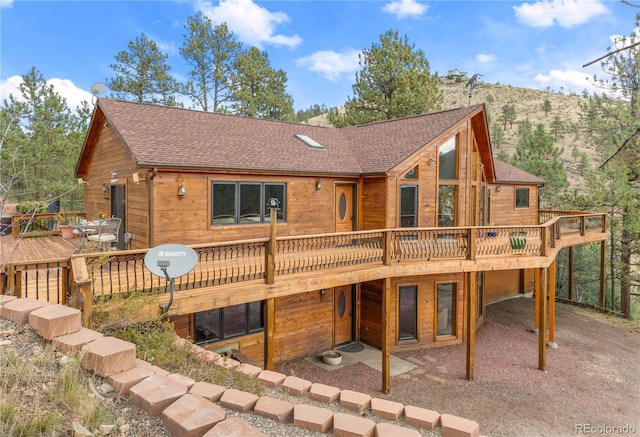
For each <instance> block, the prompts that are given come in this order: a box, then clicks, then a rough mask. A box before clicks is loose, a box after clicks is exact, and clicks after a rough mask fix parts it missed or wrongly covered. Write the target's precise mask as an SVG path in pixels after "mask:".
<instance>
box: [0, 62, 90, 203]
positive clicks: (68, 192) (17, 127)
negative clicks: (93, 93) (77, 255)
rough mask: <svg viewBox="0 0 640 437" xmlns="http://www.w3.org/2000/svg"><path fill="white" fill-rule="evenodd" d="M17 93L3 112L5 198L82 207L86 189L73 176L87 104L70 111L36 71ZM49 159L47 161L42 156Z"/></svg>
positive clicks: (1, 120)
mask: <svg viewBox="0 0 640 437" xmlns="http://www.w3.org/2000/svg"><path fill="white" fill-rule="evenodd" d="M22 79H23V81H22V83H21V84H20V86H19V87H18V92H19V94H18V95H16V96H14V95H13V94H12V95H9V99H8V100H5V101H4V103H3V106H2V109H1V110H0V114H1V115H0V123H1V125H0V127H1V128H2V155H1V157H2V166H1V173H0V177H1V178H2V182H1V184H0V187H1V190H2V196H3V199H4V200H6V199H7V198H10V199H11V200H12V201H16V202H26V201H33V202H39V203H41V204H43V205H47V204H48V203H50V202H54V201H58V200H60V201H61V202H60V203H61V207H63V208H65V209H68V210H70V209H76V210H80V209H81V208H82V197H81V196H82V190H80V189H79V186H78V184H77V182H76V180H75V178H74V171H75V166H76V161H77V159H78V155H79V153H80V149H81V147H82V143H83V141H84V136H85V132H86V129H87V122H88V119H89V112H90V111H89V108H88V104H87V102H83V104H82V107H80V108H77V110H76V111H75V112H72V111H71V110H70V109H69V108H68V106H67V103H66V100H65V99H64V98H62V97H60V95H59V94H58V93H56V92H55V90H54V88H53V86H51V85H48V84H47V82H46V81H45V79H44V78H43V76H42V74H41V73H40V72H38V71H37V70H36V69H35V67H34V68H32V69H31V70H30V71H29V73H27V74H26V75H24V76H23V77H22ZM45 156H46V157H47V159H43V157H45Z"/></svg>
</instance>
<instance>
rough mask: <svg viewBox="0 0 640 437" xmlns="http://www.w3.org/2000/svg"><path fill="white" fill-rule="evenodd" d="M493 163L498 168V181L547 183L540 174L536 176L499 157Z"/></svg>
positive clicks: (507, 182) (506, 182)
mask: <svg viewBox="0 0 640 437" xmlns="http://www.w3.org/2000/svg"><path fill="white" fill-rule="evenodd" d="M493 164H494V167H495V169H496V180H495V182H496V183H499V182H502V183H505V184H517V183H526V184H538V185H544V183H545V181H544V179H541V178H539V177H538V176H534V175H532V174H531V173H527V172H526V171H524V170H521V169H519V168H518V167H514V166H513V165H510V164H507V163H506V162H503V161H500V160H499V159H495V158H494V160H493Z"/></svg>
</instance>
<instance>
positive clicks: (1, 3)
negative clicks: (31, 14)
mask: <svg viewBox="0 0 640 437" xmlns="http://www.w3.org/2000/svg"><path fill="white" fill-rule="evenodd" d="M11 6H13V0H0V9H2V8H10V7H11Z"/></svg>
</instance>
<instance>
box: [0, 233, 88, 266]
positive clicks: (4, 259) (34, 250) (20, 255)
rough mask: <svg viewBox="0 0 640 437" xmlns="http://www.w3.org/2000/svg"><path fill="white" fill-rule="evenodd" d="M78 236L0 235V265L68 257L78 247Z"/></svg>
mask: <svg viewBox="0 0 640 437" xmlns="http://www.w3.org/2000/svg"><path fill="white" fill-rule="evenodd" d="M78 243H79V240H78V238H73V239H68V240H66V239H64V238H62V237H60V236H52V237H37V238H15V237H13V236H12V235H3V236H0V265H2V266H5V265H7V263H9V262H11V263H20V262H27V261H43V260H48V259H58V258H68V257H70V256H71V255H73V253H74V252H75V250H76V248H77V247H78Z"/></svg>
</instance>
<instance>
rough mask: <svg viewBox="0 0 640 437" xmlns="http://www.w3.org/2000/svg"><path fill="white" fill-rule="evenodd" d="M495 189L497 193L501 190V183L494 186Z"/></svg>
mask: <svg viewBox="0 0 640 437" xmlns="http://www.w3.org/2000/svg"><path fill="white" fill-rule="evenodd" d="M496 191H497V192H498V193H499V192H500V191H502V185H498V186H497V187H496Z"/></svg>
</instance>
